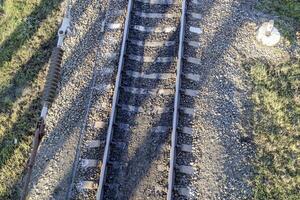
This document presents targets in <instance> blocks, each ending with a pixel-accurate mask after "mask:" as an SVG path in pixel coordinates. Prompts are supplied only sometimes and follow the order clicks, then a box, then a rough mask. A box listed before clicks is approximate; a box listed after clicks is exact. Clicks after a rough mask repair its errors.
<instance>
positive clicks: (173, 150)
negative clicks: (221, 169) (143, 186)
mask: <svg viewBox="0 0 300 200" xmlns="http://www.w3.org/2000/svg"><path fill="white" fill-rule="evenodd" d="M181 10H182V13H181V19H180V35H179V49H178V58H177V67H176V73H177V74H176V91H175V100H174V113H173V124H172V136H171V151H170V169H169V175H168V194H167V200H172V194H173V186H174V180H175V173H174V168H175V164H176V144H177V126H178V113H179V104H180V86H181V72H182V58H183V43H184V32H185V16H186V0H182V9H181Z"/></svg>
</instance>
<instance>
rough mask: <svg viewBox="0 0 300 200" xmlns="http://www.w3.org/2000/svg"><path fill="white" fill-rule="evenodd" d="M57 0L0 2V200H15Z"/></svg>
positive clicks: (54, 25) (54, 28) (51, 43)
mask: <svg viewBox="0 0 300 200" xmlns="http://www.w3.org/2000/svg"><path fill="white" fill-rule="evenodd" d="M61 1H62V0H53V1H47V0H27V1H22V0H5V1H3V0H2V1H0V30H1V31H0V49H1V51H0V199H18V195H19V187H20V179H21V177H22V175H23V174H24V171H23V170H24V167H25V164H26V161H27V158H28V154H29V151H30V147H31V142H32V134H33V131H34V127H35V123H36V118H37V116H38V114H39V109H40V107H41V106H40V98H39V96H40V91H41V89H42V88H43V82H44V74H45V73H44V71H45V67H46V65H47V62H48V60H49V56H50V53H51V50H52V47H53V46H54V45H55V35H56V31H57V28H58V25H59V24H58V22H59V19H60V17H61V12H60V2H61ZM15 141H17V143H15Z"/></svg>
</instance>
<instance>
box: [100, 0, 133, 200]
mask: <svg viewBox="0 0 300 200" xmlns="http://www.w3.org/2000/svg"><path fill="white" fill-rule="evenodd" d="M132 5H133V0H129V1H128V6H127V14H126V20H125V25H124V33H123V39H122V46H121V51H120V57H119V64H118V72H117V77H116V81H115V90H114V95H113V101H112V110H111V114H110V119H109V125H108V130H107V136H106V144H105V149H104V155H103V162H102V166H101V173H100V179H99V186H98V189H97V194H96V199H97V200H101V199H103V187H104V184H105V177H106V168H107V162H108V159H109V148H110V143H111V140H112V134H113V125H114V122H115V118H116V108H117V104H118V99H119V87H120V85H121V78H122V77H121V76H122V70H123V63H124V55H125V50H126V41H127V38H128V31H129V26H130V17H131V10H132Z"/></svg>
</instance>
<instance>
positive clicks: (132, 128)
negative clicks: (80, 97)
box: [69, 0, 201, 200]
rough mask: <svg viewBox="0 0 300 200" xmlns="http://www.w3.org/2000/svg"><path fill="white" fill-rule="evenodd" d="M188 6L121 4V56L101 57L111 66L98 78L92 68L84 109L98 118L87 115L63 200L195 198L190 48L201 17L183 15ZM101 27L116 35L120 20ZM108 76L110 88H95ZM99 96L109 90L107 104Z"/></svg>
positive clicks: (148, 1) (162, 1)
mask: <svg viewBox="0 0 300 200" xmlns="http://www.w3.org/2000/svg"><path fill="white" fill-rule="evenodd" d="M189 4H190V5H189V7H188V6H187V2H186V0H182V1H179V0H174V1H172V0H135V1H133V0H129V1H128V4H127V14H126V18H125V21H124V27H123V29H124V31H123V39H122V44H121V45H120V46H121V47H120V51H119V52H118V50H119V49H118V48H117V46H118V45H117V44H116V52H118V53H108V57H109V59H110V60H111V61H109V62H108V63H109V65H110V66H111V65H114V64H115V65H116V63H118V68H117V69H115V68H113V67H112V68H107V69H105V70H104V71H102V73H100V75H99V77H98V74H99V73H98V71H97V69H95V74H96V75H95V77H94V81H93V83H92V84H93V86H92V88H93V90H92V92H91V102H90V104H91V105H90V106H89V110H90V113H93V112H94V113H95V112H96V113H101V114H100V115H101V117H99V118H97V119H94V118H92V119H91V120H90V119H89V117H87V127H86V130H85V131H86V132H88V134H87V135H88V136H85V137H83V138H82V142H81V143H82V144H81V145H80V149H79V152H81V153H78V155H77V163H75V166H76V167H75V169H74V175H73V177H74V180H73V182H72V189H71V192H70V194H69V198H75V199H87V198H91V199H94V196H96V198H97V199H168V200H171V199H191V198H193V197H194V195H193V188H191V187H190V181H191V180H192V176H193V174H194V173H195V170H194V168H193V166H192V162H193V152H192V151H193V148H192V137H191V135H192V132H193V129H192V124H191V121H192V118H193V116H194V112H195V111H194V108H193V98H194V97H195V96H197V95H198V92H197V86H198V85H199V84H198V82H199V81H200V75H199V74H195V71H199V70H195V68H197V65H198V64H199V63H200V60H198V59H196V58H194V57H192V56H193V53H191V51H193V49H195V48H198V47H199V46H200V45H199V42H198V41H197V38H198V37H199V34H201V29H200V28H199V27H197V22H196V21H197V20H199V19H200V17H201V16H200V15H199V14H198V13H196V12H193V11H191V12H187V10H188V8H193V6H194V5H193V4H195V5H197V1H196V0H193V1H191V2H189ZM117 13H119V14H122V13H125V12H122V11H120V12H117ZM112 16H113V15H112ZM187 21H188V23H186V22H187ZM194 21H195V23H194ZM106 23H107V24H106V28H107V29H113V30H118V31H120V30H122V28H121V27H122V25H121V24H122V22H120V23H110V22H109V20H108V21H107V22H106ZM186 24H187V25H186ZM194 25H195V26H194ZM185 52H188V54H186V53H185ZM118 57H119V60H118V62H117V58H118ZM102 70H103V69H102ZM114 73H115V74H116V77H115V80H116V81H115V85H114V86H112V85H103V84H102V85H97V82H101V81H102V82H103V80H100V79H103V75H104V78H106V79H107V78H108V79H110V80H111V79H112V78H113V77H112V74H114ZM108 82H109V81H108ZM103 91H106V92H107V91H109V92H110V93H112V91H113V95H112V94H111V96H112V98H111V99H110V101H111V102H112V103H111V104H110V103H105V102H103V101H104V100H101V94H103ZM99 93H100V94H99ZM94 101H95V102H98V103H95V102H94ZM99 104H101V105H99ZM103 104H105V105H110V106H105V105H103ZM104 108H105V110H104ZM109 109H111V113H110V115H109V113H108V110H109ZM108 116H109V120H103V119H108ZM101 119H102V120H101ZM89 121H91V122H89ZM102 157H103V159H102V160H100V159H101V158H102ZM100 166H101V168H100ZM96 192H97V193H96Z"/></svg>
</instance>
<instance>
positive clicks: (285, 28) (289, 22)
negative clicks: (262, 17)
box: [257, 0, 300, 42]
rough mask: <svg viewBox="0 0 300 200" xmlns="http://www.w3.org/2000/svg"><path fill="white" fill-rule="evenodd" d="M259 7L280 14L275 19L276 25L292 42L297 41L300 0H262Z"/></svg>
mask: <svg viewBox="0 0 300 200" xmlns="http://www.w3.org/2000/svg"><path fill="white" fill-rule="evenodd" d="M257 8H258V9H260V10H262V11H264V12H267V13H271V14H274V15H277V16H280V18H281V19H279V20H278V19H276V20H275V26H276V27H278V28H279V31H280V32H281V34H282V35H283V36H284V37H285V38H287V39H288V40H289V41H290V42H295V40H296V38H297V37H299V36H296V32H297V31H298V32H299V31H300V1H299V0H261V1H259V3H258V4H257Z"/></svg>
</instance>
